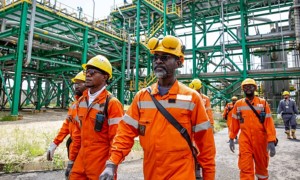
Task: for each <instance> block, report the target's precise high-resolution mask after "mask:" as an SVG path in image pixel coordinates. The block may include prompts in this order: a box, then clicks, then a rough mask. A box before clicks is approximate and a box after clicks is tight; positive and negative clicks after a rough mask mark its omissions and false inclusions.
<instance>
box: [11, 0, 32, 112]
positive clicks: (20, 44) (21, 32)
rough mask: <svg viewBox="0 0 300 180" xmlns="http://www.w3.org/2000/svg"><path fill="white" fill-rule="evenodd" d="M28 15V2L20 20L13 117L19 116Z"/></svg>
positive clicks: (24, 4)
mask: <svg viewBox="0 0 300 180" xmlns="http://www.w3.org/2000/svg"><path fill="white" fill-rule="evenodd" d="M27 13H28V3H27V2H26V1H24V2H23V4H22V13H21V20H20V29H19V37H18V47H17V62H16V66H15V77H14V87H13V100H12V108H11V115H13V116H17V115H18V113H19V112H18V107H19V101H20V90H21V77H22V65H23V56H24V55H23V50H24V43H25V33H26V20H27Z"/></svg>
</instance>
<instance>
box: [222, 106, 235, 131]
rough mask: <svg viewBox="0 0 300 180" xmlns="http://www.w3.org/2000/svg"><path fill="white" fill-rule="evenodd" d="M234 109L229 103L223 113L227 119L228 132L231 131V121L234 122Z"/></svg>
mask: <svg viewBox="0 0 300 180" xmlns="http://www.w3.org/2000/svg"><path fill="white" fill-rule="evenodd" d="M232 109H233V103H232V102H230V103H227V104H226V106H225V108H224V112H223V118H224V119H226V123H227V127H228V131H230V126H231V121H232Z"/></svg>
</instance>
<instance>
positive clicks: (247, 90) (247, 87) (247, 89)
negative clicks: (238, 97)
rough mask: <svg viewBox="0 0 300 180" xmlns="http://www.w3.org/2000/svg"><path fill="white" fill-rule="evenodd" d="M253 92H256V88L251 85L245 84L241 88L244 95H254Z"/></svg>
mask: <svg viewBox="0 0 300 180" xmlns="http://www.w3.org/2000/svg"><path fill="white" fill-rule="evenodd" d="M255 90H256V86H254V85H253V84H245V85H244V86H243V91H244V93H245V94H246V95H252V94H254V91H255Z"/></svg>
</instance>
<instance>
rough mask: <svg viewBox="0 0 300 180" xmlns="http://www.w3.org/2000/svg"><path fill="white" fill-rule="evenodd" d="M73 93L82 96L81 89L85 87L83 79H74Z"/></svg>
mask: <svg viewBox="0 0 300 180" xmlns="http://www.w3.org/2000/svg"><path fill="white" fill-rule="evenodd" d="M74 86H75V94H76V95H77V96H82V93H83V91H84V90H85V89H86V87H85V83H84V81H81V80H75V83H74Z"/></svg>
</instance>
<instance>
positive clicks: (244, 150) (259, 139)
mask: <svg viewBox="0 0 300 180" xmlns="http://www.w3.org/2000/svg"><path fill="white" fill-rule="evenodd" d="M241 88H242V90H243V91H244V93H245V96H246V97H245V98H243V99H240V100H238V101H237V102H236V103H235V105H234V108H233V110H232V123H231V128H230V135H229V138H230V143H229V147H230V150H231V151H232V152H234V149H235V145H234V142H233V139H234V138H235V137H236V135H237V134H238V132H239V130H241V132H240V136H239V151H240V153H239V162H238V164H239V169H240V179H254V174H255V175H256V176H257V178H258V179H259V180H266V179H268V176H269V174H268V163H269V154H268V152H270V156H271V157H273V156H275V154H276V150H275V144H276V131H275V127H274V122H273V119H272V114H271V110H270V107H269V104H268V103H267V101H266V100H265V99H262V98H259V97H256V96H254V91H255V90H256V89H257V85H256V82H255V80H254V79H250V78H247V79H245V80H244V81H243V82H242V85H241ZM254 167H255V170H254Z"/></svg>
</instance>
